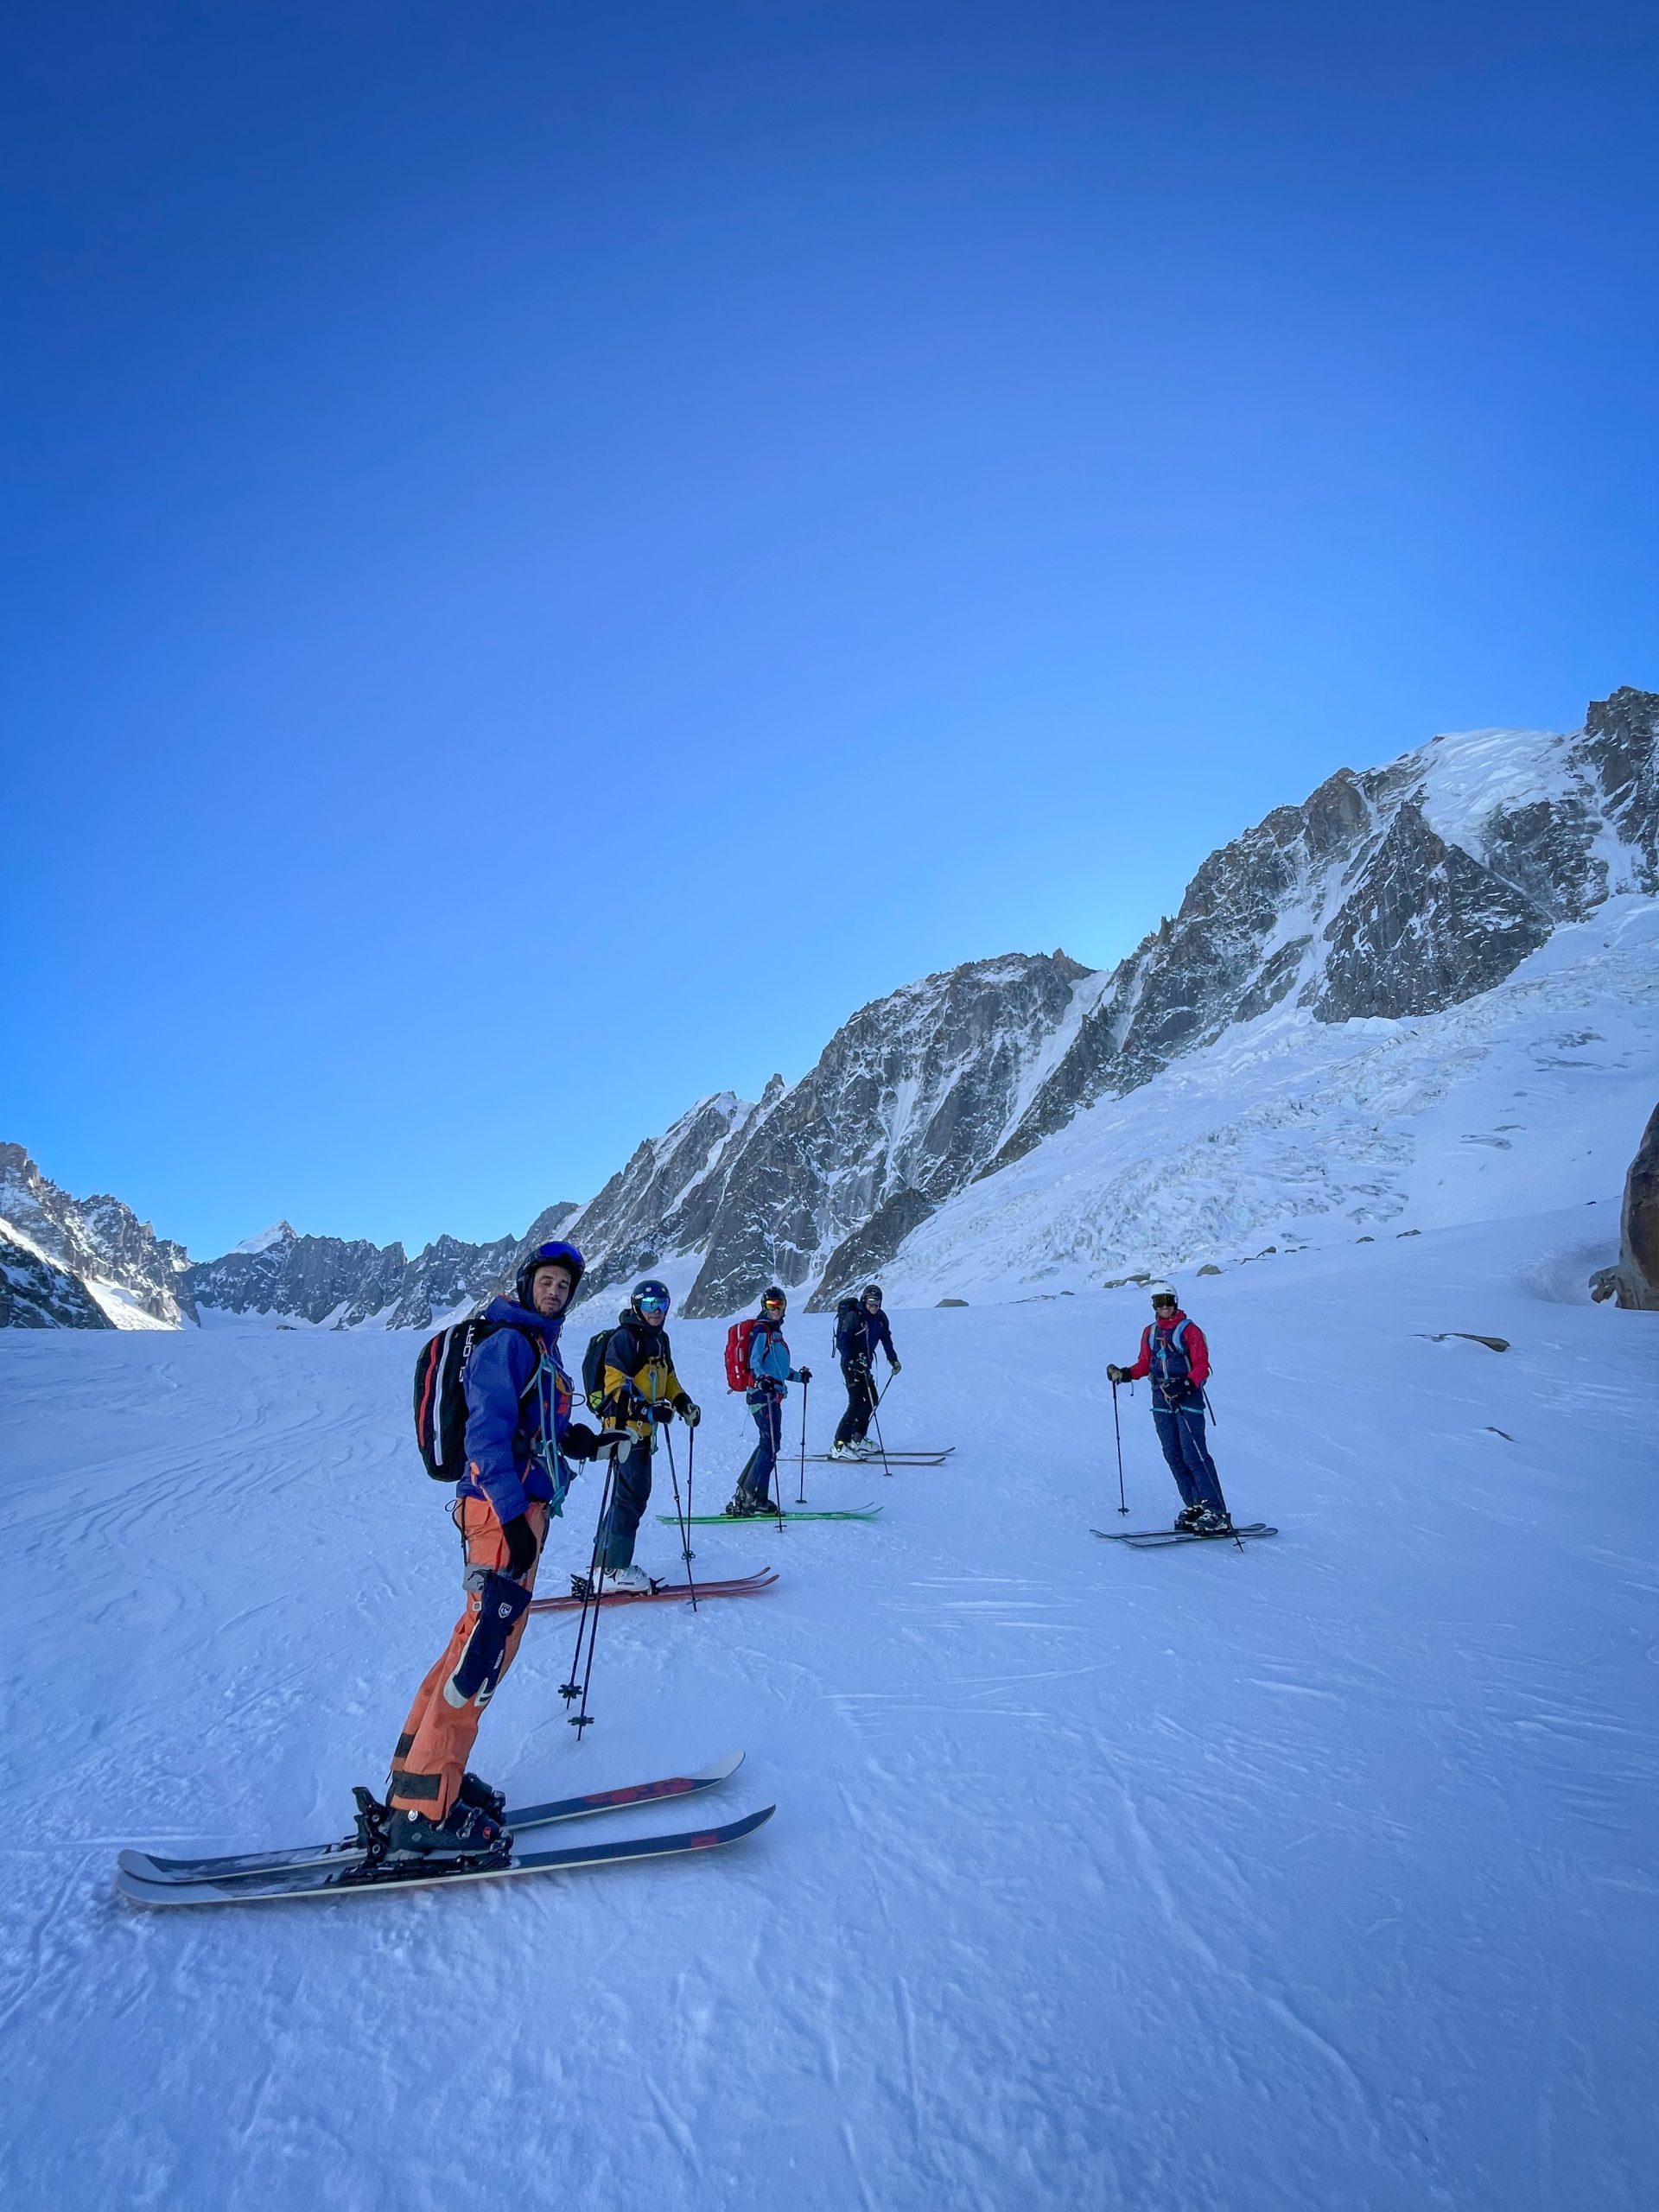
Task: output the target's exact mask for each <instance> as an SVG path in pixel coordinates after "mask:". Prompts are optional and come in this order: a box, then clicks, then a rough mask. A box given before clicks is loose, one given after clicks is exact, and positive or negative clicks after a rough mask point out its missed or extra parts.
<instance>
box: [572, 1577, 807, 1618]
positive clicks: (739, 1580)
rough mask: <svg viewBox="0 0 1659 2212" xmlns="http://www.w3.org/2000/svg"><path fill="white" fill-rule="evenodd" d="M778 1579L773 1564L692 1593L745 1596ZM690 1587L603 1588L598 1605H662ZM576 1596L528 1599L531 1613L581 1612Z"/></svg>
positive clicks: (681, 1596)
mask: <svg viewBox="0 0 1659 2212" xmlns="http://www.w3.org/2000/svg"><path fill="white" fill-rule="evenodd" d="M776 1580H778V1571H777V1569H776V1568H775V1567H765V1568H763V1569H762V1570H761V1572H760V1573H759V1574H737V1575H731V1576H728V1578H727V1579H726V1580H724V1581H721V1582H699V1583H698V1584H697V1585H696V1595H697V1597H698V1598H699V1599H703V1598H747V1597H752V1596H754V1595H757V1594H758V1593H759V1592H760V1591H762V1590H770V1589H771V1587H772V1584H773V1583H774V1582H775V1581H776ZM691 1594H692V1586H691V1584H690V1583H689V1582H663V1583H659V1584H658V1586H657V1588H656V1589H654V1590H607V1591H606V1592H605V1593H604V1595H603V1596H602V1597H601V1599H600V1601H599V1602H600V1604H601V1605H667V1604H668V1603H669V1601H670V1599H682V1600H683V1599H690V1596H691ZM530 1610H531V1612H532V1613H577V1612H580V1611H582V1599H580V1598H576V1597H570V1598H532V1599H531V1602H530Z"/></svg>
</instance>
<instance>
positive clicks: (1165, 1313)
mask: <svg viewBox="0 0 1659 2212" xmlns="http://www.w3.org/2000/svg"><path fill="white" fill-rule="evenodd" d="M1152 1310H1153V1313H1154V1314H1155V1315H1156V1317H1157V1319H1159V1320H1160V1321H1167V1320H1168V1319H1169V1317H1170V1315H1171V1314H1172V1313H1173V1312H1174V1311H1175V1301H1174V1300H1173V1298H1154V1300H1153V1301H1152Z"/></svg>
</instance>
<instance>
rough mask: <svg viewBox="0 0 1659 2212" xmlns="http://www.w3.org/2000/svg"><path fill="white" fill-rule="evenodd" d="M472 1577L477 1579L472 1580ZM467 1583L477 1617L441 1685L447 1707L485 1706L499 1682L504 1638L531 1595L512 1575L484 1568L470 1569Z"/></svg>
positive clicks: (513, 1626)
mask: <svg viewBox="0 0 1659 2212" xmlns="http://www.w3.org/2000/svg"><path fill="white" fill-rule="evenodd" d="M475 1576H476V1577H480V1579H479V1580H476V1581H475V1580H474V1577H475ZM467 1587H468V1588H469V1589H475V1590H476V1591H477V1593H478V1618H477V1620H476V1621H474V1624H473V1632H472V1634H471V1635H470V1636H469V1637H467V1644H466V1649H464V1650H463V1651H462V1653H461V1662H460V1664H459V1665H458V1666H457V1667H456V1669H455V1671H454V1674H453V1675H450V1677H449V1679H448V1681H447V1682H446V1683H445V1684H444V1686H443V1699H444V1703H445V1704H446V1705H454V1706H461V1705H477V1706H486V1705H487V1704H488V1703H489V1701H490V1699H491V1696H492V1694H493V1692H494V1689H495V1686H496V1684H497V1683H498V1682H499V1681H500V1679H501V1668H502V1664H503V1662H505V1658H506V1656H507V1638H508V1637H510V1636H511V1635H512V1631H513V1629H514V1628H515V1627H516V1625H517V1624H518V1621H519V1620H520V1619H521V1618H522V1617H523V1614H524V1608H525V1606H526V1605H529V1603H530V1592H529V1591H528V1590H526V1589H525V1587H524V1584H523V1583H522V1582H516V1581H515V1580H513V1578H512V1575H510V1574H497V1573H495V1572H494V1570H493V1568H487V1567H486V1568H483V1569H480V1568H476V1567H474V1568H473V1569H472V1570H471V1571H470V1572H469V1573H468V1574H467Z"/></svg>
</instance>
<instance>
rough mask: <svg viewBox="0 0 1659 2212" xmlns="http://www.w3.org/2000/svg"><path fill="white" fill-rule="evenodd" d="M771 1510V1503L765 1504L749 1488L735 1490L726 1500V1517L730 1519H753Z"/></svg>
mask: <svg viewBox="0 0 1659 2212" xmlns="http://www.w3.org/2000/svg"><path fill="white" fill-rule="evenodd" d="M771 1510H772V1508H771V1507H770V1506H769V1505H763V1504H762V1503H760V1499H759V1498H758V1497H755V1496H754V1495H753V1492H752V1491H747V1490H740V1491H733V1493H732V1495H731V1497H729V1498H728V1500H727V1502H726V1518H727V1520H728V1521H753V1520H757V1519H758V1518H759V1517H760V1515H761V1514H763V1513H770V1512H771Z"/></svg>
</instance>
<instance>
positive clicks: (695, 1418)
mask: <svg viewBox="0 0 1659 2212" xmlns="http://www.w3.org/2000/svg"><path fill="white" fill-rule="evenodd" d="M674 1410H675V1412H676V1413H677V1414H678V1415H679V1417H680V1419H681V1420H682V1421H683V1422H684V1423H685V1425H686V1427H688V1428H695V1427H696V1425H697V1423H698V1422H699V1421H701V1420H702V1407H701V1406H699V1405H695V1404H693V1402H692V1401H691V1400H690V1398H688V1397H687V1396H686V1395H685V1393H684V1391H683V1390H682V1391H681V1393H680V1395H679V1396H678V1397H677V1398H676V1399H675V1401H674Z"/></svg>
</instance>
